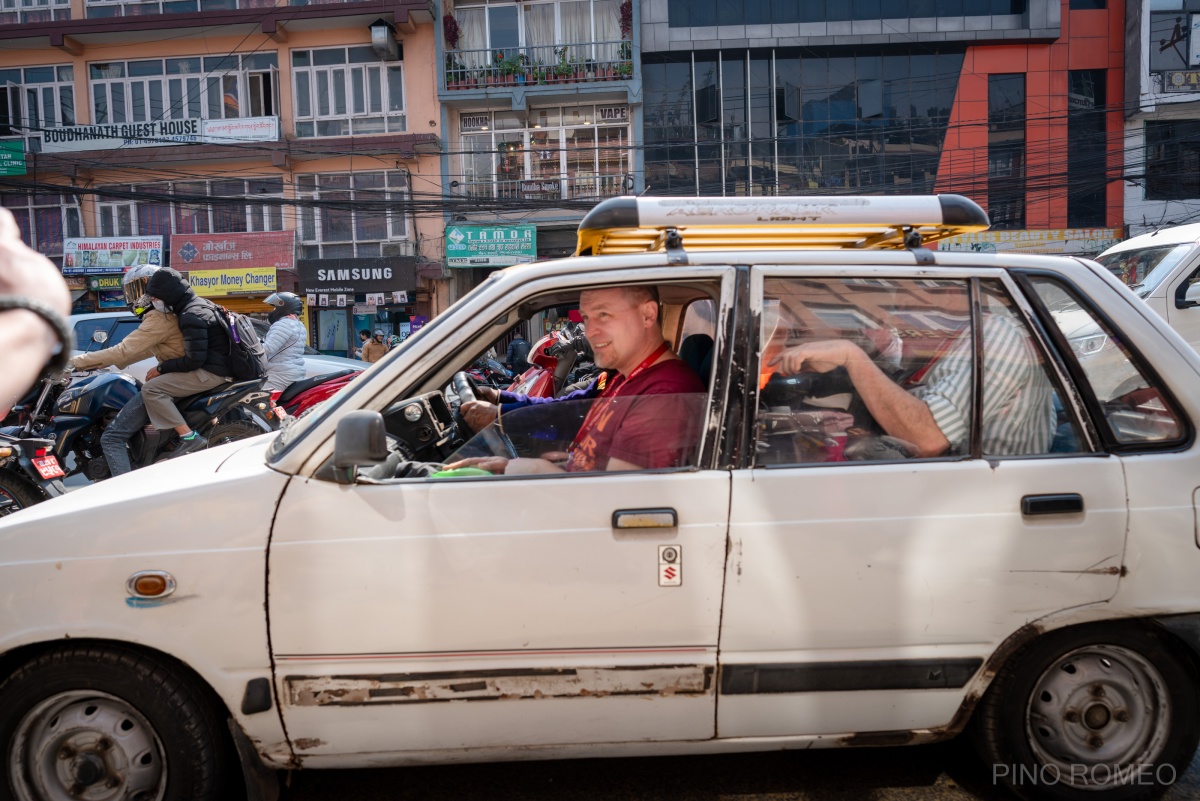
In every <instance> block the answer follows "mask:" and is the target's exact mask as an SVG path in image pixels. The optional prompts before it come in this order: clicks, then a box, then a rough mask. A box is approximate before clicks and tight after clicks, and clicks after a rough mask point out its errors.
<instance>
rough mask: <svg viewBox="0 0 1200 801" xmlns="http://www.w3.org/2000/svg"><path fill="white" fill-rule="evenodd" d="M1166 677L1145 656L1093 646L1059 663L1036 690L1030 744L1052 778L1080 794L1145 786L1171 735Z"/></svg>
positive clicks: (1029, 714)
mask: <svg viewBox="0 0 1200 801" xmlns="http://www.w3.org/2000/svg"><path fill="white" fill-rule="evenodd" d="M1170 723H1171V709H1170V696H1169V695H1168V694H1167V688H1166V683H1165V682H1164V681H1163V677H1162V674H1160V673H1159V671H1158V669H1157V668H1155V667H1154V665H1153V664H1151V663H1150V662H1149V661H1147V660H1146V659H1145V658H1144V657H1143V656H1141V655H1140V654H1138V653H1136V652H1135V651H1131V650H1129V649H1127V648H1123V647H1120V646H1115V645H1090V646H1087V647H1085V648H1080V649H1078V650H1076V651H1072V652H1071V653H1069V654H1067V655H1066V656H1063V657H1062V658H1060V659H1058V660H1057V661H1055V662H1054V664H1052V665H1051V666H1050V667H1049V668H1047V669H1046V671H1045V672H1044V673H1042V675H1041V676H1040V677H1039V678H1038V680H1037V682H1036V683H1035V684H1034V688H1033V694H1032V696H1031V697H1030V699H1029V705H1028V709H1027V712H1026V716H1025V728H1026V737H1027V738H1028V741H1029V744H1030V747H1031V748H1032V749H1033V752H1034V755H1035V756H1036V757H1037V759H1038V761H1039V762H1041V763H1042V765H1043V766H1044V768H1043V772H1045V773H1046V775H1047V777H1053V778H1057V779H1058V781H1060V782H1062V783H1064V784H1069V785H1072V786H1074V787H1077V788H1079V789H1083V790H1089V789H1094V790H1103V789H1108V788H1111V787H1114V786H1120V785H1124V784H1129V783H1131V782H1134V781H1145V780H1146V779H1147V775H1146V774H1145V773H1144V772H1143V773H1140V774H1139V769H1144V770H1146V771H1150V772H1151V773H1153V771H1154V770H1155V769H1156V768H1157V767H1158V764H1157V761H1156V760H1157V759H1158V758H1159V757H1160V755H1161V754H1162V751H1163V748H1164V747H1165V746H1166V743H1167V737H1168V734H1169V730H1170Z"/></svg>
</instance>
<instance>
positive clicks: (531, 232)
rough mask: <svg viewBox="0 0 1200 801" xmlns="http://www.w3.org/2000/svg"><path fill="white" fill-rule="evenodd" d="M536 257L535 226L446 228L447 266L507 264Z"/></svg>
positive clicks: (503, 265) (457, 226)
mask: <svg viewBox="0 0 1200 801" xmlns="http://www.w3.org/2000/svg"><path fill="white" fill-rule="evenodd" d="M531 261H537V226H534V225H452V226H450V227H449V228H447V229H446V266H448V267H508V266H509V265H511V264H528V263H529V262H531Z"/></svg>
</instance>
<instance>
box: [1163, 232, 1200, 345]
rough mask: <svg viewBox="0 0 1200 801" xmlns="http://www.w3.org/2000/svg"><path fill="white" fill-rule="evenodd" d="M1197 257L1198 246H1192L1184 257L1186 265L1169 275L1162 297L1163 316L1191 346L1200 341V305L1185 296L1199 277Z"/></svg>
mask: <svg viewBox="0 0 1200 801" xmlns="http://www.w3.org/2000/svg"><path fill="white" fill-rule="evenodd" d="M1198 257H1200V246H1197V247H1196V248H1194V249H1193V252H1192V253H1191V254H1190V255H1189V256H1188V258H1187V259H1185V261H1186V262H1188V266H1187V267H1185V268H1183V269H1179V270H1177V271H1176V272H1175V274H1174V275H1172V276H1171V279H1170V281H1169V282H1168V283H1167V286H1166V292H1165V297H1164V298H1163V303H1164V305H1165V307H1166V308H1165V309H1164V311H1165V314H1164V315H1163V316H1164V317H1166V318H1167V322H1168V323H1170V325H1171V327H1172V328H1174V329H1175V330H1176V331H1178V332H1179V335H1180V336H1182V337H1183V338H1184V339H1186V340H1187V341H1188V342H1189V343H1190V344H1191V345H1192V347H1196V345H1197V344H1198V343H1200V306H1198V305H1195V301H1189V300H1188V299H1187V298H1186V297H1185V296H1186V295H1187V291H1188V289H1189V288H1191V286H1192V285H1193V284H1195V283H1196V281H1197V279H1198V278H1200V269H1198V267H1197V259H1198Z"/></svg>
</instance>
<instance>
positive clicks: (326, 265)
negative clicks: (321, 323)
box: [296, 256, 417, 306]
mask: <svg viewBox="0 0 1200 801" xmlns="http://www.w3.org/2000/svg"><path fill="white" fill-rule="evenodd" d="M296 274H297V276H298V277H299V279H300V281H299V283H300V287H301V291H302V292H304V293H306V294H309V295H312V296H313V297H315V298H316V303H317V305H318V306H325V305H329V306H336V305H337V296H338V295H348V296H349V297H350V298H351V299H352V300H353V298H354V296H355V295H366V294H368V293H372V294H377V293H387V294H388V297H390V298H393V300H392V302H393V303H399V302H401V301H397V300H395V299H394V298H396V297H397V296H396V294H395V293H396V292H404V293H409V292H413V291H416V287H417V259H416V257H415V256H390V257H387V258H378V259H371V258H363V259H300V260H298V261H297V262H296ZM403 297H405V298H407V297H408V296H407V295H403ZM322 298H325V300H324V301H322ZM330 298H332V300H330ZM351 305H353V303H351Z"/></svg>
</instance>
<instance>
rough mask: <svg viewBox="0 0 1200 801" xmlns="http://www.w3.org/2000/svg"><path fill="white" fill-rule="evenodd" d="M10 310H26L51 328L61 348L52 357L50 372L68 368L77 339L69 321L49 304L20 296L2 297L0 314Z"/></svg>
mask: <svg viewBox="0 0 1200 801" xmlns="http://www.w3.org/2000/svg"><path fill="white" fill-rule="evenodd" d="M10 309H25V310H26V311H31V312H33V313H34V314H36V315H38V316H39V317H41V318H42V319H43V320H45V321H46V324H47V325H49V326H50V329H51V330H52V331H54V333H55V335H56V336H57V337H58V341H59V344H60V347H59V349H58V352H57V353H55V354H54V355H53V356H51V357H50V362H49V363H48V364H47V365H46V369H48V370H62V369H64V368H66V366H67V364H68V363H69V362H70V361H71V349H72V347H74V342H75V337H74V335H73V334H72V333H71V327H70V326H69V325H68V324H67V320H66V318H65V317H63V316H62V315H61V314H59V313H58V312H56V311H55V310H54V309H53V308H52V307H51V306H50V304H48V303H43V302H42V301H40V300H34V299H33V298H26V297H21V296H20V295H0V312H3V311H8V310H10Z"/></svg>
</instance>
